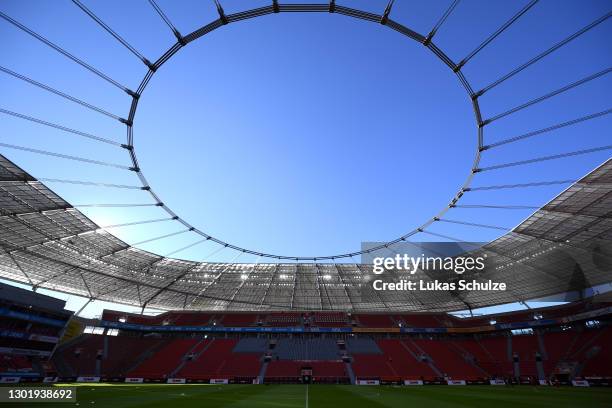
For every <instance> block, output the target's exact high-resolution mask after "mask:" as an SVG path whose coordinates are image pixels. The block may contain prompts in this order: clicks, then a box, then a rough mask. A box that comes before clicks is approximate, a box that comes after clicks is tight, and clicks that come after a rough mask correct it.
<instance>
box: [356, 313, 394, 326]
mask: <svg viewBox="0 0 612 408" xmlns="http://www.w3.org/2000/svg"><path fill="white" fill-rule="evenodd" d="M354 317H355V320H356V321H357V323H359V325H361V326H363V327H394V326H397V324H395V323H394V322H393V320H391V317H390V316H389V315H378V314H373V315H367V314H359V315H355V316H354Z"/></svg>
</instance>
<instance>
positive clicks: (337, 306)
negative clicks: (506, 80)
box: [0, 155, 612, 311]
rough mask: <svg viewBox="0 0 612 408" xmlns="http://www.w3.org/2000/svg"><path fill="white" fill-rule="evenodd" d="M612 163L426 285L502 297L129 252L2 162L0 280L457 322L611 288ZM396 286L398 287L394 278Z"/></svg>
mask: <svg viewBox="0 0 612 408" xmlns="http://www.w3.org/2000/svg"><path fill="white" fill-rule="evenodd" d="M611 209H612V159H610V160H608V161H607V162H605V163H604V164H603V165H601V166H600V167H598V168H597V169H596V170H594V171H593V172H591V173H590V174H588V175H586V176H585V177H583V178H582V179H580V180H579V181H578V182H576V183H574V184H573V185H571V186H570V187H569V188H568V189H567V190H565V191H564V192H563V193H561V194H560V195H559V196H557V197H556V198H554V199H553V200H552V201H550V202H549V203H548V204H546V205H545V206H544V207H543V208H541V209H539V210H538V211H536V212H535V213H534V214H533V215H531V216H530V217H528V218H527V219H526V220H525V221H524V222H522V223H521V224H520V225H518V226H517V227H515V228H514V229H513V230H511V231H510V232H508V233H507V234H505V235H504V236H502V237H501V238H499V239H497V240H495V241H493V242H491V243H489V244H487V245H485V246H484V247H482V248H481V249H479V250H478V251H477V252H478V254H475V255H481V254H483V253H484V254H486V256H487V266H486V269H485V270H484V271H482V272H480V273H477V274H476V273H475V274H471V275H470V274H468V273H465V274H464V275H462V276H459V275H455V274H454V273H452V272H451V273H450V274H449V275H447V276H442V275H436V276H427V275H426V274H424V273H421V274H419V275H418V276H419V278H423V279H425V280H427V279H430V280H433V279H434V278H435V279H438V280H453V279H459V278H461V279H477V280H481V281H486V280H489V279H491V280H494V281H500V282H507V284H508V290H507V291H505V292H487V291H471V292H459V291H455V292H447V291H436V292H425V291H418V292H408V291H393V292H392V291H384V292H383V291H373V290H372V288H371V284H369V283H368V280H369V279H370V278H371V276H372V274H371V269H372V267H371V265H359V264H355V263H258V264H242V263H207V262H193V261H186V260H181V259H174V258H169V257H162V256H159V255H156V254H154V253H150V252H146V251H143V250H141V249H138V248H135V247H132V246H130V245H128V244H126V243H125V242H123V241H121V240H120V239H118V238H117V237H115V236H114V235H112V234H111V233H109V232H108V231H106V230H104V229H101V228H100V227H99V226H98V225H96V224H95V223H94V222H92V221H91V220H90V219H88V218H87V217H86V216H85V215H83V214H82V213H81V212H80V211H79V210H78V209H76V208H74V207H73V206H71V205H70V204H69V203H68V202H66V201H64V200H63V199H62V198H60V197H59V196H58V195H56V194H55V193H54V192H53V191H51V190H50V189H49V188H47V187H46V186H45V185H44V184H43V183H41V182H40V181H38V180H36V179H35V178H34V177H32V176H31V175H30V174H28V173H27V172H26V171H24V170H23V169H21V168H19V167H17V166H16V165H15V164H13V163H11V162H10V161H8V160H7V159H6V158H5V157H3V156H1V155H0V276H1V277H2V278H5V279H8V280H12V281H16V282H21V283H25V284H30V285H32V286H33V287H35V288H47V289H52V290H57V291H61V292H66V293H70V294H76V295H81V296H85V297H88V298H91V299H98V300H105V301H110V302H117V303H123V304H129V305H136V306H140V307H151V308H158V309H164V310H173V309H191V310H343V311H377V310H380V311H383V310H384V311H455V310H465V309H468V308H470V309H472V308H478V307H485V306H492V305H496V304H503V303H511V302H517V301H526V300H530V299H535V298H541V297H544V296H549V295H554V294H559V293H566V292H570V291H579V290H582V289H585V288H588V287H592V286H594V285H598V284H602V283H609V282H610V281H611V279H610V275H611V273H610V271H611V270H612V217H611V215H612V211H611ZM400 278H401V276H397V279H400Z"/></svg>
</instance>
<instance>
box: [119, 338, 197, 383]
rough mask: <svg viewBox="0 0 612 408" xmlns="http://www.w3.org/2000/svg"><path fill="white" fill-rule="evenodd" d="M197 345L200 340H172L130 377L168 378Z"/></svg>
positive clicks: (132, 371) (131, 372)
mask: <svg viewBox="0 0 612 408" xmlns="http://www.w3.org/2000/svg"><path fill="white" fill-rule="evenodd" d="M197 343H198V339H171V340H169V341H168V342H167V343H166V344H165V345H164V346H163V347H161V348H160V349H159V350H158V351H157V352H155V353H154V354H153V356H151V358H149V359H147V360H145V361H143V362H142V364H140V365H138V367H136V368H135V369H133V370H131V371H130V372H129V373H128V374H129V376H130V377H148V378H166V377H168V376H169V375H170V374H171V373H172V372H173V370H174V369H175V368H176V367H178V365H179V364H180V363H181V361H182V359H183V358H184V356H185V355H186V354H187V353H188V352H189V351H190V350H191V349H192V348H193V347H194V346H195V345H196V344H197Z"/></svg>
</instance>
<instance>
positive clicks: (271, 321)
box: [264, 312, 301, 327]
mask: <svg viewBox="0 0 612 408" xmlns="http://www.w3.org/2000/svg"><path fill="white" fill-rule="evenodd" d="M264 324H265V325H266V326H273V327H291V326H299V325H300V324H301V315H300V314H299V313H290V312H287V313H282V312H278V313H270V314H269V315H267V316H266V318H265V320H264Z"/></svg>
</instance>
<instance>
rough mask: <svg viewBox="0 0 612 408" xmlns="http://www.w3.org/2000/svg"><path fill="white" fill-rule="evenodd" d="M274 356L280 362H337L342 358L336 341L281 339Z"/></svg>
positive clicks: (323, 339)
mask: <svg viewBox="0 0 612 408" xmlns="http://www.w3.org/2000/svg"><path fill="white" fill-rule="evenodd" d="M273 355H274V356H275V357H276V358H277V359H279V360H337V359H339V358H340V356H339V350H338V345H337V343H336V341H335V340H334V339H325V338H311V339H296V338H291V339H280V340H279V341H278V342H277V343H276V347H275V348H274V350H273Z"/></svg>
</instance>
